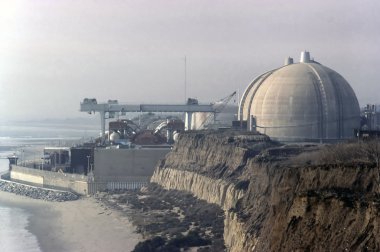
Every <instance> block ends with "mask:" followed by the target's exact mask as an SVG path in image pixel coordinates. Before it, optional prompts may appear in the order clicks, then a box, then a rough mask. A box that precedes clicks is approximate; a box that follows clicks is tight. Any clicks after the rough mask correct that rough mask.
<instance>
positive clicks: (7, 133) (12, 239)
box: [0, 125, 97, 252]
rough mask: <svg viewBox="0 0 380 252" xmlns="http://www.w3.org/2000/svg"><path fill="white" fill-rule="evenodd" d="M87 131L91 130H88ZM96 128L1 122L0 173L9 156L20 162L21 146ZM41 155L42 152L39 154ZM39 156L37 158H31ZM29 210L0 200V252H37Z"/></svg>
mask: <svg viewBox="0 0 380 252" xmlns="http://www.w3.org/2000/svg"><path fill="white" fill-rule="evenodd" d="M89 132H90V133H89ZM96 132H97V131H95V130H92V131H91V130H90V131H88V130H86V132H83V130H75V129H73V128H72V127H70V128H68V127H65V126H62V127H47V126H32V127H27V126H18V125H16V126H12V125H6V126H4V125H0V173H2V172H6V171H7V170H8V169H9V161H8V159H7V157H8V156H11V155H13V154H16V155H17V156H18V157H19V163H20V162H22V161H23V159H25V158H26V157H24V156H23V155H24V152H23V149H24V148H26V147H30V146H39V147H40V148H41V149H43V147H44V146H46V145H50V146H52V145H56V146H58V145H62V144H65V142H66V141H69V142H70V143H72V142H73V140H74V141H75V140H76V139H77V140H78V141H80V140H81V136H82V135H86V134H87V135H88V134H92V135H94V136H96ZM41 156H42V153H41ZM34 158H38V157H34ZM30 217H31V213H29V212H28V211H27V210H26V209H21V208H17V207H13V206H7V205H5V204H4V203H1V201H0V251H1V252H2V251H6V252H19V251H26V252H29V251H30V252H39V251H41V249H40V247H39V244H38V240H37V237H36V236H35V235H34V234H32V233H31V232H29V231H28V230H27V226H28V224H29V220H28V219H29V218H30Z"/></svg>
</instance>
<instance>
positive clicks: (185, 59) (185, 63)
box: [185, 56, 187, 103]
mask: <svg viewBox="0 0 380 252" xmlns="http://www.w3.org/2000/svg"><path fill="white" fill-rule="evenodd" d="M186 89H187V66H186V56H185V103H186V102H187V100H186V98H187V93H186V92H187V90H186Z"/></svg>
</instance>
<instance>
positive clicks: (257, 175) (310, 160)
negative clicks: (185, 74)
mask: <svg viewBox="0 0 380 252" xmlns="http://www.w3.org/2000/svg"><path fill="white" fill-rule="evenodd" d="M379 160H380V144H379V142H378V141H369V142H351V143H340V144H329V145H322V144H288V145H280V144H278V143H275V142H272V141H270V140H269V139H268V138H267V137H265V136H263V135H254V134H249V133H244V134H242V135H241V134H240V133H237V132H190V133H186V134H183V135H182V136H181V137H180V139H179V142H178V144H177V145H176V146H175V148H174V149H173V151H172V152H171V153H170V154H169V155H168V156H167V158H166V159H165V160H164V161H163V162H162V163H161V164H160V166H159V167H158V169H157V170H156V173H155V175H154V176H153V178H152V180H154V182H156V183H158V184H161V185H163V186H164V187H165V188H167V189H170V188H172V189H178V188H180V189H183V188H185V189H186V190H189V191H191V192H192V193H194V194H195V195H197V196H198V197H201V198H204V199H207V200H214V198H215V195H207V194H215V193H217V192H218V190H220V189H218V188H221V187H220V183H221V182H220V181H224V182H223V183H228V184H231V185H233V189H223V193H224V194H226V195H225V196H224V197H221V198H220V199H218V200H219V202H221V203H220V204H223V206H229V204H227V205H226V204H224V201H225V200H226V199H228V198H232V199H234V200H232V201H230V202H232V203H233V202H235V203H234V205H233V206H232V207H231V208H229V209H225V210H226V219H225V233H224V237H225V241H226V245H227V246H228V247H229V248H230V249H231V250H232V251H296V250H302V251H333V250H338V251H341V250H349V251H356V250H363V251H365V250H379V249H380V238H379V237H380V236H379V235H380V230H379V228H378V226H379V225H378V223H379V220H380V219H379V202H380V201H379ZM168 171H170V172H168ZM175 171H179V172H175ZM181 171H186V173H184V172H181ZM192 174H196V175H192ZM176 176H187V177H191V178H190V179H187V178H183V177H182V179H181V177H178V178H177V177H176ZM199 176H202V178H200V177H199ZM204 177H208V178H210V179H211V180H207V179H205V178H204ZM179 181H182V182H183V183H187V184H189V185H187V186H186V185H183V184H181V183H180V182H179ZM205 183H207V184H210V183H214V184H215V186H210V185H208V186H206V185H205ZM190 184H191V185H190ZM202 188H207V189H209V188H215V190H209V192H204V191H202V190H203V189H202ZM223 188H230V187H228V186H225V187H223ZM236 191H241V192H243V193H242V194H240V193H239V194H236ZM232 193H235V196H231V195H230V196H228V194H232ZM236 195H240V196H238V197H237V196H236ZM216 202H218V201H216Z"/></svg>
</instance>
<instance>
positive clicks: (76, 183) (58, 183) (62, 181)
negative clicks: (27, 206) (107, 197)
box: [10, 165, 88, 195]
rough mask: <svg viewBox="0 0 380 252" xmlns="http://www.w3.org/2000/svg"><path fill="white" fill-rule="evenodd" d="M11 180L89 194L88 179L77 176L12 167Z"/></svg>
mask: <svg viewBox="0 0 380 252" xmlns="http://www.w3.org/2000/svg"><path fill="white" fill-rule="evenodd" d="M10 178H11V180H15V181H20V182H25V183H30V184H35V185H41V186H45V187H52V188H57V189H63V190H69V191H72V192H75V193H78V194H81V195H86V194H87V192H88V185H87V177H86V176H82V175H77V174H67V173H58V172H50V171H42V170H36V169H31V168H25V167H20V166H15V165H12V170H11V174H10Z"/></svg>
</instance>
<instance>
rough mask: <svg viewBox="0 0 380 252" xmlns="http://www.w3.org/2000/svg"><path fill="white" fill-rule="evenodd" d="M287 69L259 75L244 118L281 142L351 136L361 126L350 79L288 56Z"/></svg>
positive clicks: (243, 106) (242, 110) (243, 105)
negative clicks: (295, 62) (293, 62)
mask: <svg viewBox="0 0 380 252" xmlns="http://www.w3.org/2000/svg"><path fill="white" fill-rule="evenodd" d="M286 64H287V65H285V66H283V67H280V68H278V69H275V70H272V71H269V72H267V73H264V74H262V75H260V76H259V77H257V78H256V79H255V80H254V81H253V82H252V83H251V84H250V85H249V86H248V87H247V89H246V90H245V92H244V94H243V96H242V99H241V102H240V107H239V119H240V120H247V121H248V127H249V128H252V127H255V126H256V130H257V131H259V132H261V133H264V134H267V135H268V136H270V137H272V138H277V139H280V140H317V139H345V138H352V137H353V135H354V133H353V132H354V129H355V128H358V127H359V126H360V109H359V103H358V101H357V98H356V96H355V93H354V91H353V90H352V88H351V86H350V85H349V84H348V82H347V81H346V80H345V79H344V78H343V77H342V76H341V75H340V74H338V73H337V72H335V71H334V70H332V69H330V68H328V67H325V66H323V65H321V64H320V63H318V62H315V61H313V60H310V55H309V53H308V52H303V53H302V55H301V62H300V63H297V64H292V60H286Z"/></svg>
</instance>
